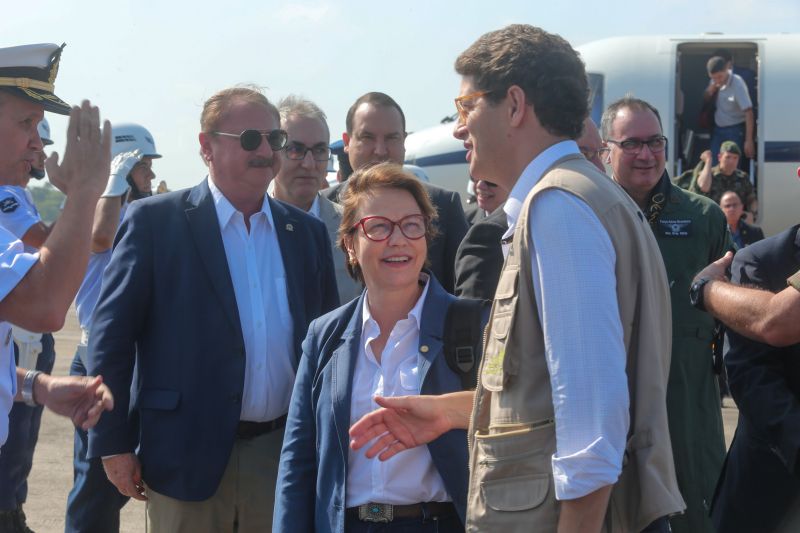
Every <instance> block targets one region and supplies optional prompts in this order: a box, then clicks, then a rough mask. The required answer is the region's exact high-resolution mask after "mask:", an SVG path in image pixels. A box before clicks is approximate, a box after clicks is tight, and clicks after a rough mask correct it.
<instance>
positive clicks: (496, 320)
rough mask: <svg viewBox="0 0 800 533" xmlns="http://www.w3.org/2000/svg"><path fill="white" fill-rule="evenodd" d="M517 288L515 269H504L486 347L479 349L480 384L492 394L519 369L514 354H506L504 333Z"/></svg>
mask: <svg viewBox="0 0 800 533" xmlns="http://www.w3.org/2000/svg"><path fill="white" fill-rule="evenodd" d="M518 285H519V268H512V267H510V266H507V267H506V268H505V269H504V270H503V272H502V274H501V275H500V281H499V282H498V284H497V291H496V292H495V297H494V298H495V299H494V305H493V307H492V316H491V318H490V320H489V327H488V329H487V331H486V346H485V347H484V350H483V358H484V363H483V366H482V370H481V385H483V387H484V388H485V389H487V390H490V391H492V392H498V391H501V390H503V386H504V384H505V383H506V382H507V381H508V377H509V376H511V375H516V374H517V372H518V370H519V361H518V360H517V359H516V356H515V355H514V353H513V352H512V353H511V354H508V353H506V345H507V342H508V333H509V331H510V330H511V322H512V320H513V319H514V309H515V307H516V305H517V300H518V294H519V293H518Z"/></svg>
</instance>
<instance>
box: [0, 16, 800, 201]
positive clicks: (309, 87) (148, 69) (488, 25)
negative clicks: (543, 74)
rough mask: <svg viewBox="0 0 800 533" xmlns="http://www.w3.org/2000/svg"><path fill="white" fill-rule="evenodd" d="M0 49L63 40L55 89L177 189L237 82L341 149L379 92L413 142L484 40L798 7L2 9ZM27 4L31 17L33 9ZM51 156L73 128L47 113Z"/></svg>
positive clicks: (590, 33)
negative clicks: (292, 101)
mask: <svg viewBox="0 0 800 533" xmlns="http://www.w3.org/2000/svg"><path fill="white" fill-rule="evenodd" d="M4 4H5V5H4V6H3V18H2V21H0V47H3V46H14V45H19V44H29V43H34V42H54V43H57V44H61V43H62V42H66V43H67V47H66V49H65V50H64V54H63V56H62V60H61V68H60V71H59V75H58V80H57V81H56V92H57V94H58V95H59V96H61V97H62V98H63V99H65V100H66V101H67V102H69V103H78V102H79V101H80V100H81V99H83V98H89V99H91V100H92V101H93V102H94V103H96V104H97V105H99V106H100V109H101V111H102V114H103V116H104V117H106V118H108V119H110V120H111V121H112V122H114V121H116V122H138V123H140V124H143V125H145V126H146V127H147V128H148V129H149V130H150V131H151V133H152V134H153V136H154V137H155V139H156V145H157V147H158V149H159V151H160V152H161V153H162V154H164V158H163V159H161V160H158V161H156V162H155V164H154V170H155V171H156V173H157V174H158V179H165V180H166V181H167V183H168V184H169V186H170V188H172V189H177V188H181V187H187V186H190V185H193V184H195V183H197V182H199V181H200V180H201V179H202V177H203V176H204V174H205V167H204V166H203V164H202V162H201V161H200V158H199V156H198V155H197V152H198V144H197V132H198V131H199V116H200V109H201V106H202V103H203V101H204V100H205V99H206V98H207V97H208V96H210V95H211V94H213V93H214V92H215V91H217V90H218V89H221V88H224V87H227V86H230V85H234V84H236V83H242V82H246V83H255V84H257V85H260V86H263V87H265V88H266V91H265V92H266V94H267V96H268V97H269V98H270V99H273V100H278V99H279V98H280V97H282V96H285V95H286V94H289V93H299V94H302V95H304V96H306V97H308V98H310V99H312V100H314V101H315V102H317V103H318V104H319V105H320V106H321V107H322V109H323V110H325V112H326V113H327V115H328V121H329V124H330V128H331V134H332V138H337V137H339V136H340V134H341V131H342V130H343V129H344V116H345V113H346V112H347V108H348V107H349V106H350V104H351V103H352V102H353V100H355V98H356V97H358V96H359V95H361V94H363V93H365V92H367V91H371V90H380V91H384V92H387V93H389V94H391V95H392V96H393V97H394V98H395V99H396V100H397V101H398V102H399V103H400V105H401V106H402V107H403V109H404V111H405V113H406V116H407V120H408V129H409V131H413V130H417V129H421V128H424V127H427V126H431V125H434V124H437V123H438V121H439V120H440V119H441V118H442V117H444V116H445V115H448V114H452V113H453V112H454V107H453V97H454V96H456V95H457V91H458V82H459V79H458V77H457V76H456V74H455V73H454V72H453V62H454V60H455V58H456V56H457V55H458V53H459V52H461V51H462V50H463V49H464V48H466V47H467V46H469V44H471V43H472V42H473V41H474V40H475V39H476V38H477V37H479V36H480V35H481V34H482V33H485V32H487V31H491V30H493V29H497V28H500V27H502V26H504V25H506V24H510V23H518V22H521V23H529V24H534V25H537V26H541V27H542V28H544V29H546V30H548V31H551V32H555V33H559V34H561V35H562V36H564V37H565V38H567V39H568V40H569V41H570V42H571V43H572V44H573V45H575V46H578V45H581V44H583V43H586V42H589V41H592V40H596V39H602V38H605V37H611V36H618V35H643V34H699V33H702V32H710V31H717V32H724V33H737V34H740V33H748V34H763V33H780V32H791V31H797V25H798V22H800V2H797V0H775V1H761V2H755V1H745V0H713V1H705V2H703V1H697V0H694V1H690V0H670V1H668V2H621V1H616V0H611V1H607V2H602V3H601V2H594V3H590V2H577V1H562V2H560V3H558V2H540V1H536V0H527V1H513V0H508V1H505V0H492V1H473V0H462V1H458V2H435V1H430V0H428V1H416V0H408V1H404V2H379V1H365V0H355V1H320V2H276V1H271V0H267V1H263V2H254V1H252V0H251V1H249V2H245V1H240V0H228V1H226V2H220V1H216V2H209V1H205V0H196V1H194V2H168V1H159V2H157V1H154V0H139V1H136V2H133V1H128V0H115V1H113V2H109V1H107V0H106V1H96V0H86V1H74V2H64V1H63V0H62V1H60V2H55V1H51V0H43V1H38V2H36V3H26V2H15V3H14V4H13V5H9V4H10V2H4ZM28 6H35V8H29V7H28ZM48 119H49V120H50V122H51V126H52V129H53V135H54V140H55V142H56V144H55V146H54V148H55V149H56V150H58V151H61V150H63V134H64V132H65V131H66V120H65V119H64V118H62V117H60V116H56V115H52V114H48Z"/></svg>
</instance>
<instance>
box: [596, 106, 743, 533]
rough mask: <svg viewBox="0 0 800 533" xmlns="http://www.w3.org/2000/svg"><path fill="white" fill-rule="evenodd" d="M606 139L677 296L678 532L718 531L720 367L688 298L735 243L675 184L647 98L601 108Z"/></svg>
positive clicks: (674, 428) (720, 218)
mask: <svg viewBox="0 0 800 533" xmlns="http://www.w3.org/2000/svg"><path fill="white" fill-rule="evenodd" d="M601 129H602V132H601V133H602V136H603V140H604V141H605V143H606V146H607V148H608V153H607V156H606V157H607V161H606V162H607V163H610V164H611V168H612V173H613V178H614V180H615V181H616V182H617V183H619V184H620V185H621V186H622V187H623V188H624V189H625V190H626V191H627V193H628V195H629V196H630V197H631V198H632V199H633V200H634V201H635V202H636V203H637V204H638V206H639V207H640V208H641V210H642V212H643V216H644V217H646V218H647V220H648V221H649V223H650V226H651V228H652V230H653V233H654V234H655V237H656V241H657V242H658V246H659V248H660V250H661V255H662V257H663V259H664V264H665V266H666V269H667V276H668V279H669V283H670V294H671V297H672V329H673V330H672V362H671V366H670V376H669V383H668V386H667V415H668V418H669V430H670V438H671V440H672V450H673V457H674V460H675V469H676V473H677V476H678V486H679V488H680V490H681V494H682V495H683V499H684V500H685V502H686V505H687V509H686V512H685V514H683V515H679V516H675V517H672V518H671V519H670V524H671V526H672V531H674V532H676V533H703V532H708V533H712V532H713V531H714V529H713V527H712V524H711V521H710V519H709V517H708V507H709V505H710V503H711V497H712V496H713V493H714V488H715V486H716V481H717V477H718V475H719V473H720V470H721V468H722V461H723V459H724V457H725V440H724V435H723V426H722V412H721V406H720V397H719V389H718V386H717V380H716V375H715V372H714V365H713V357H712V355H713V354H712V348H711V346H712V340H713V337H714V329H715V323H714V320H713V319H712V318H711V317H710V316H709V315H706V314H703V313H702V312H700V311H698V310H697V309H694V308H693V307H692V306H691V305H690V304H689V302H688V299H687V298H686V294H687V291H688V290H689V284H690V283H691V281H692V278H693V277H694V275H695V274H696V273H697V272H698V271H699V270H701V269H702V268H703V266H704V265H705V264H707V263H708V262H710V261H711V260H713V259H714V258H717V257H720V256H721V255H723V254H724V253H725V252H726V251H727V250H728V249H731V246H732V244H731V241H730V236H729V233H728V230H727V227H726V225H725V224H726V223H725V216H724V214H723V213H722V210H721V209H720V208H719V207H718V206H717V205H716V204H715V203H714V202H712V201H711V200H709V199H708V198H704V197H702V196H699V195H697V194H693V193H690V192H687V191H685V190H683V189H681V188H679V187H677V186H675V185H673V184H672V183H671V182H670V180H669V176H668V175H667V173H666V172H665V170H664V169H665V166H666V149H667V139H666V138H665V137H664V135H663V133H662V128H661V119H660V116H659V114H658V110H656V109H655V108H654V107H653V106H652V105H650V104H649V103H647V102H645V101H643V100H639V99H636V98H633V97H625V98H622V99H621V100H618V101H617V102H614V103H613V104H611V105H610V106H609V107H608V109H607V110H606V111H605V113H604V114H603V120H602V124H601Z"/></svg>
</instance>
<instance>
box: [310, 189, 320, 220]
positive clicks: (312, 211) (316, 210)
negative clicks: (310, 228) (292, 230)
mask: <svg viewBox="0 0 800 533" xmlns="http://www.w3.org/2000/svg"><path fill="white" fill-rule="evenodd" d="M308 214H309V215H313V216H314V218H319V193H317V195H316V196H314V203H312V204H311V208H310V209H309V210H308Z"/></svg>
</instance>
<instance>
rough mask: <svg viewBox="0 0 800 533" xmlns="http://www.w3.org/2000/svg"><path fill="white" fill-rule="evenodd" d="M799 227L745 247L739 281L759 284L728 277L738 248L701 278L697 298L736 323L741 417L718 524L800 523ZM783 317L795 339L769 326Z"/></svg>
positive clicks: (731, 527) (733, 370)
mask: <svg viewBox="0 0 800 533" xmlns="http://www.w3.org/2000/svg"><path fill="white" fill-rule="evenodd" d="M799 230H800V225H798V226H794V227H792V228H790V229H789V230H787V231H784V232H783V233H780V234H778V235H776V236H774V237H771V238H769V239H766V240H762V241H760V242H757V243H755V244H752V245H750V246H748V247H747V248H745V249H743V250H740V251H739V252H737V254H736V256H735V257H734V258H733V263H732V281H733V282H734V283H736V284H742V285H754V286H756V287H758V289H747V288H743V287H736V286H735V285H731V284H728V283H726V282H725V281H724V280H721V279H720V278H721V277H722V276H723V274H722V271H724V268H725V266H726V265H727V264H729V263H730V254H728V256H726V258H724V259H723V260H720V261H717V262H716V263H714V264H712V265H710V266H709V267H707V268H706V269H704V270H703V271H702V272H700V274H698V277H697V278H696V282H695V284H694V285H693V287H694V290H693V294H692V296H693V297H694V299H695V301H696V300H697V299H698V297H699V299H700V302H701V303H700V305H704V306H705V308H706V309H707V310H708V311H709V312H711V313H712V314H713V315H714V316H716V317H718V318H720V319H721V320H722V321H723V322H725V323H726V324H727V325H728V326H729V327H730V328H731V329H730V330H729V340H730V347H731V349H730V351H729V352H728V354H727V356H726V359H725V365H726V367H727V370H728V378H729V382H730V389H731V392H732V394H733V397H734V399H735V400H736V403H737V405H738V407H739V423H738V427H737V429H736V434H735V436H734V440H733V443H732V444H731V448H730V450H729V452H728V457H727V459H726V461H725V466H724V468H723V471H722V473H721V475H720V479H719V482H718V485H717V491H716V494H715V497H714V501H713V505H712V520H713V522H714V525H715V527H716V528H717V530H718V531H725V532H734V533H736V532H742V533H744V532H751V531H753V532H755V531H798V529H797V528H798V527H800V335H798V333H797V329H798V328H797V327H796V324H797V315H798V311H799V310H800V280H797V278H798V277H800V276H798V270H800V231H799ZM787 279H788V280H789V283H790V284H792V283H793V285H792V286H789V287H787ZM703 280H709V281H705V282H704V281H703ZM698 285H700V287H698ZM759 289H760V290H759ZM773 307H777V308H778V309H777V310H775V309H771V308H773ZM776 311H777V312H776ZM779 317H780V318H779ZM776 321H778V322H786V323H787V324H785V326H788V327H789V328H791V323H792V322H793V324H794V328H793V329H794V330H795V332H794V338H791V337H786V336H784V337H779V336H776V335H775V334H774V333H773V330H774V328H775V326H768V325H767V323H769V322H772V323H775V322H776ZM790 321H791V322H790ZM770 328H772V329H770ZM754 339H760V340H761V341H772V342H774V343H775V344H780V345H783V346H782V347H779V346H771V345H769V344H765V343H764V342H759V341H758V340H754ZM789 342H793V343H792V344H789Z"/></svg>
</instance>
